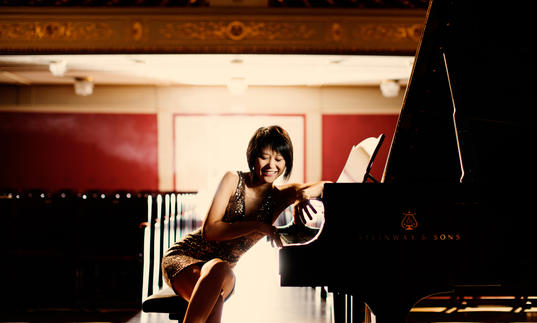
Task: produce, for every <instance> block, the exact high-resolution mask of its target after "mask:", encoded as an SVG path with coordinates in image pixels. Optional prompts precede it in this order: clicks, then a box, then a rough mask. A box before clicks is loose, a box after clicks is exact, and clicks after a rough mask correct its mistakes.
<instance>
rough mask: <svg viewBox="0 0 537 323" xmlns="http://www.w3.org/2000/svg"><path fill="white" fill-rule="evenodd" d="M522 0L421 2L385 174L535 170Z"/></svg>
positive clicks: (528, 177)
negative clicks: (418, 36)
mask: <svg viewBox="0 0 537 323" xmlns="http://www.w3.org/2000/svg"><path fill="white" fill-rule="evenodd" d="M532 3H533V2H532V1H518V2H513V3H511V2H503V3H501V4H500V3H498V2H490V1H486V0H456V1H455V0H449V1H445V0H434V1H432V2H431V4H430V6H429V10H428V13H427V24H426V27H425V31H424V34H423V38H422V41H421V43H420V46H419V48H418V52H417V56H416V60H415V63H414V67H413V71H412V75H411V79H410V82H409V85H408V87H407V90H406V93H405V98H404V103H403V107H402V110H401V114H400V117H399V121H398V124H397V128H396V132H395V135H394V138H393V141H392V145H391V148H390V154H389V157H388V161H387V163H386V168H385V172H384V176H383V178H384V181H385V182H410V181H411V182H416V181H417V182H431V181H433V182H446V183H447V182H472V183H482V184H486V183H504V184H505V183H517V184H524V183H527V182H528V181H533V180H534V179H535V175H534V174H533V171H532V169H531V168H532V165H534V164H535V157H533V156H531V155H532V153H533V152H532V151H533V145H534V138H535V135H534V131H533V129H534V128H535V125H534V124H535V119H534V118H533V116H534V115H535V112H534V110H535V109H536V108H537V107H536V106H537V103H536V100H537V97H536V96H535V92H536V90H537V75H535V72H536V71H537V68H536V59H535V57H534V56H535V53H534V52H533V50H532V49H531V48H530V47H531V46H532V43H533V42H534V38H535V31H536V29H537V28H536V27H535V25H534V23H533V19H534V18H532V17H530V15H531V13H532V12H534V11H533V10H531V8H530V6H531V5H532ZM509 186H511V185H509Z"/></svg>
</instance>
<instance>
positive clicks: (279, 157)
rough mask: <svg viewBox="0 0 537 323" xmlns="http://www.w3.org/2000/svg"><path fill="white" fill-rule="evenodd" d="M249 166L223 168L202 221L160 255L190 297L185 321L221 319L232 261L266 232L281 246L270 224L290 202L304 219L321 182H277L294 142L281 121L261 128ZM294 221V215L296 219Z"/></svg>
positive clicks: (287, 167)
mask: <svg viewBox="0 0 537 323" xmlns="http://www.w3.org/2000/svg"><path fill="white" fill-rule="evenodd" d="M246 157H247V160H248V166H249V168H250V171H249V172H246V173H243V172H227V173H226V174H225V175H224V177H223V178H222V181H221V182H220V185H219V186H218V189H217V191H216V193H215V195H214V198H213V201H212V204H211V206H210V208H209V211H208V214H207V216H206V218H205V220H204V222H203V226H202V227H201V228H200V229H198V230H196V231H194V232H192V233H191V234H189V235H187V236H186V237H184V238H183V239H182V240H181V241H179V242H177V243H175V244H174V245H173V246H172V247H171V248H170V249H169V250H168V251H167V252H166V254H165V256H164V258H163V260H162V269H163V274H164V279H165V280H166V283H167V284H169V285H170V286H171V287H172V288H173V290H174V291H175V292H176V293H177V294H178V295H180V296H182V297H183V298H184V299H185V300H187V301H188V302H189V305H188V308H187V311H186V314H185V318H184V321H183V322H188V323H191V322H220V319H221V315H222V308H223V304H224V300H225V299H226V298H227V297H228V296H229V295H230V294H231V292H232V290H233V287H234V285H235V276H234V274H233V271H232V269H233V267H234V266H235V264H236V263H237V261H238V260H239V258H240V256H241V255H242V254H244V252H246V251H247V250H248V249H250V248H251V247H252V246H253V245H254V244H255V243H256V242H257V241H258V240H259V239H261V238H262V237H264V236H269V237H270V238H271V239H272V241H273V242H275V243H276V244H277V245H278V246H281V241H280V239H279V236H278V233H277V230H276V227H275V226H273V225H272V224H273V223H274V221H276V218H277V217H278V215H279V214H280V213H281V212H282V211H283V210H284V209H285V208H286V207H288V206H289V205H291V204H293V203H296V204H295V214H296V215H298V216H300V219H301V220H302V221H304V218H303V212H305V213H306V214H307V215H308V216H309V217H310V218H311V215H310V214H311V213H310V210H311V211H313V212H316V211H315V209H313V207H312V206H311V204H309V199H310V198H315V197H318V196H320V195H321V193H322V190H323V185H324V182H318V183H312V184H287V185H282V186H278V187H276V186H275V185H274V181H275V180H276V179H277V178H278V177H280V176H281V175H283V176H284V178H286V179H288V178H289V175H290V174H291V170H292V167H293V146H292V143H291V140H290V138H289V135H288V134H287V132H286V131H285V130H284V129H282V128H281V127H279V126H271V127H268V128H264V127H262V128H259V129H258V130H257V131H256V132H255V134H254V135H253V137H252V138H251V139H250V143H249V144H248V150H247V152H246ZM295 221H296V220H295Z"/></svg>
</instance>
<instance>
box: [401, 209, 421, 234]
mask: <svg viewBox="0 0 537 323" xmlns="http://www.w3.org/2000/svg"><path fill="white" fill-rule="evenodd" d="M401 227H402V228H403V229H405V230H406V231H412V230H415V229H416V228H417V227H418V220H416V212H412V211H407V212H403V221H401Z"/></svg>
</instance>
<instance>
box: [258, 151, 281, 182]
mask: <svg viewBox="0 0 537 323" xmlns="http://www.w3.org/2000/svg"><path fill="white" fill-rule="evenodd" d="M284 171H285V159H284V158H283V156H282V155H281V154H280V153H278V152H276V151H273V150H272V149H270V148H269V147H266V148H264V149H263V150H262V151H261V154H260V155H259V156H257V158H256V161H255V165H254V173H255V175H256V176H257V177H258V178H259V179H260V180H261V181H264V182H265V183H273V182H274V181H275V180H276V179H277V178H278V177H280V175H282V174H283V172H284Z"/></svg>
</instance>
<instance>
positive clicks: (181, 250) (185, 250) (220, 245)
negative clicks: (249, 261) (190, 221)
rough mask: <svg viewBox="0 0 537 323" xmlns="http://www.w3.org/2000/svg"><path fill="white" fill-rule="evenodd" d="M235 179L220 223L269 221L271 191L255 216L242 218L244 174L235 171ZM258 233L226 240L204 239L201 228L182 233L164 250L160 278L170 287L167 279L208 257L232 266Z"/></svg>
mask: <svg viewBox="0 0 537 323" xmlns="http://www.w3.org/2000/svg"><path fill="white" fill-rule="evenodd" d="M237 173H238V175H239V181H238V183H237V188H236V190H235V193H234V194H233V195H232V196H231V197H230V199H229V203H228V205H227V207H226V212H225V214H224V217H223V221H224V222H228V223H233V222H236V221H246V220H248V221H252V220H257V221H262V222H265V223H269V224H270V223H272V213H273V211H272V210H273V201H272V190H269V191H268V192H267V194H266V195H265V196H264V198H263V201H262V202H261V207H260V210H259V212H258V213H257V215H256V216H255V218H252V217H248V218H246V214H245V209H246V207H245V204H244V192H245V180H246V176H247V174H246V173H243V172H237ZM261 237H263V236H262V235H257V236H254V237H251V236H250V237H239V238H236V239H232V240H226V241H208V240H205V238H204V237H203V235H202V233H201V228H199V229H197V230H195V231H193V232H192V233H190V234H188V235H186V236H185V237H184V238H183V239H181V240H180V241H178V242H176V243H175V244H174V245H173V246H171V247H170V249H168V251H166V253H165V254H164V257H163V258H162V273H163V277H164V280H165V281H166V283H167V284H168V285H170V286H171V281H173V279H174V278H175V277H176V276H177V275H178V274H179V273H180V272H181V271H182V270H183V269H185V268H187V267H188V266H191V265H194V264H203V263H205V262H207V261H209V260H211V259H214V258H220V259H222V260H224V261H227V262H229V263H230V264H232V265H235V264H236V263H237V261H238V260H239V258H240V257H241V256H242V255H243V254H244V253H245V252H246V251H248V249H250V248H251V247H252V246H253V245H254V244H255V243H256V242H257V241H258V240H259V239H260V238H261Z"/></svg>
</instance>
